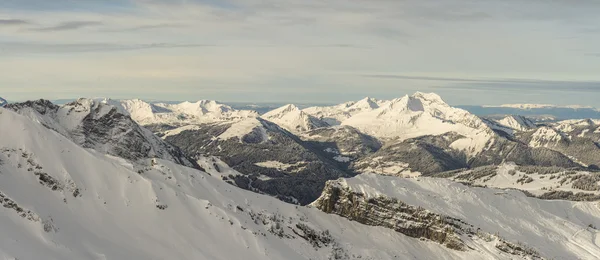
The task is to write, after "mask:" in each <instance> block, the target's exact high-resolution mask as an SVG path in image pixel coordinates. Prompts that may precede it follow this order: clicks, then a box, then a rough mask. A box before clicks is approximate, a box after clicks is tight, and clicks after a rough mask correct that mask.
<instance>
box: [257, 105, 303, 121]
mask: <svg viewBox="0 0 600 260" xmlns="http://www.w3.org/2000/svg"><path fill="white" fill-rule="evenodd" d="M290 113H296V114H303V113H304V112H302V111H300V109H299V108H298V107H297V106H296V105H294V104H287V105H285V106H282V107H280V108H277V109H273V110H271V111H269V112H267V113H265V114H264V115H263V116H262V117H264V118H270V119H273V118H282V117H285V116H286V115H288V114H290Z"/></svg>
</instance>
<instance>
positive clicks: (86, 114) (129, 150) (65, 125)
mask: <svg viewBox="0 0 600 260" xmlns="http://www.w3.org/2000/svg"><path fill="white" fill-rule="evenodd" d="M7 108H8V109H11V110H13V111H16V112H18V113H19V114H22V115H25V116H27V117H29V118H30V119H32V120H34V121H37V122H39V123H41V124H42V125H44V126H46V127H47V128H50V129H52V130H54V131H56V132H58V133H60V134H62V135H64V136H66V137H68V138H69V139H71V140H73V141H74V142H76V143H78V144H80V145H81V146H83V147H85V148H91V149H94V150H97V151H99V152H101V153H107V154H110V155H114V156H118V157H121V158H124V159H127V160H130V161H137V160H140V159H145V158H161V159H166V160H170V161H173V162H176V163H179V164H182V165H185V166H190V167H198V165H197V164H196V163H195V162H193V161H191V160H189V159H188V158H187V156H185V155H184V154H183V152H182V151H181V150H180V149H179V148H177V147H175V146H172V145H170V144H168V143H166V142H165V141H163V140H161V139H160V138H158V137H157V136H155V135H154V134H153V133H152V132H151V131H149V130H147V129H145V128H143V127H141V126H139V125H138V124H137V123H136V122H135V121H133V120H132V119H131V118H130V117H129V116H127V115H125V114H123V113H121V112H119V110H118V109H117V108H116V107H114V106H112V105H108V104H105V103H102V102H98V101H94V100H90V99H79V100H77V101H75V102H72V103H69V104H66V105H64V106H56V105H54V104H52V103H51V102H50V101H47V100H37V101H28V102H24V103H16V104H10V105H9V106H7Z"/></svg>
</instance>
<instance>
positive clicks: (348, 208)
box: [311, 182, 469, 251]
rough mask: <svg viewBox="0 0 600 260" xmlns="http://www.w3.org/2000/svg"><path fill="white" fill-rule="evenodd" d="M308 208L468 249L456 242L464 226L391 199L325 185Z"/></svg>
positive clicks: (452, 247)
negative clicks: (369, 196)
mask: <svg viewBox="0 0 600 260" xmlns="http://www.w3.org/2000/svg"><path fill="white" fill-rule="evenodd" d="M311 205H312V206H314V207H316V208H318V209H320V210H322V211H323V212H326V213H330V214H336V215H339V216H342V217H345V218H348V219H350V220H353V221H356V222H359V223H362V224H365V225H370V226H381V227H386V228H390V229H393V230H395V231H397V232H400V233H402V234H405V235H407V236H410V237H414V238H426V239H429V240H432V241H435V242H438V243H440V244H443V245H445V246H446V247H448V248H451V249H455V250H460V251H465V250H467V249H468V247H467V246H466V245H465V243H464V241H462V240H461V238H460V235H461V234H465V230H466V229H467V228H468V227H469V225H468V224H466V223H464V222H462V221H461V220H459V219H455V218H451V217H448V216H443V215H439V214H435V213H433V212H430V211H428V210H425V209H423V208H421V207H415V206H411V205H408V204H406V203H404V202H402V201H398V200H396V199H393V198H386V197H378V198H366V197H365V196H364V195H363V194H361V193H357V192H353V191H351V190H350V189H348V188H345V187H343V186H340V185H336V184H335V183H334V182H328V183H327V185H326V187H325V189H324V191H323V195H322V196H321V197H320V198H319V199H317V200H316V201H315V202H314V203H312V204H311Z"/></svg>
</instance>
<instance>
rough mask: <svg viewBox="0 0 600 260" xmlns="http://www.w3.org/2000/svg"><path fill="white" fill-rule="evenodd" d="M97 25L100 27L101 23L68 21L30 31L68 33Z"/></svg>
mask: <svg viewBox="0 0 600 260" xmlns="http://www.w3.org/2000/svg"><path fill="white" fill-rule="evenodd" d="M98 25H102V23H101V22H97V21H68V22H63V23H60V24H57V25H54V26H49V27H40V28H34V29H32V30H33V31H39V32H52V31H70V30H77V29H81V28H85V27H92V26H98Z"/></svg>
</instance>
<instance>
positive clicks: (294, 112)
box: [261, 104, 329, 133]
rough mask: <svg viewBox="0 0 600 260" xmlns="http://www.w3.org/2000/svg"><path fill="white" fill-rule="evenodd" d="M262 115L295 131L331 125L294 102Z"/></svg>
mask: <svg viewBox="0 0 600 260" xmlns="http://www.w3.org/2000/svg"><path fill="white" fill-rule="evenodd" d="M261 117H262V118H264V119H266V120H268V121H271V122H273V123H275V124H277V125H279V126H281V127H283V128H285V129H287V130H289V131H291V132H295V133H299V132H305V131H309V130H313V129H317V128H320V127H326V126H329V124H327V123H326V122H324V121H321V120H319V119H317V118H315V117H313V116H311V115H309V114H307V113H305V112H304V111H302V110H300V109H299V108H298V107H297V106H295V105H293V104H288V105H285V106H282V107H280V108H277V109H274V110H272V111H270V112H267V113H265V114H264V115H262V116H261Z"/></svg>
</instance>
